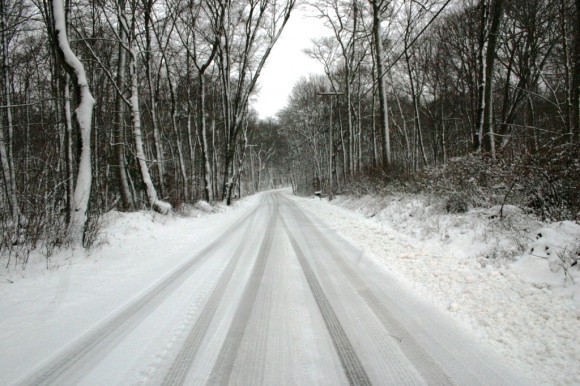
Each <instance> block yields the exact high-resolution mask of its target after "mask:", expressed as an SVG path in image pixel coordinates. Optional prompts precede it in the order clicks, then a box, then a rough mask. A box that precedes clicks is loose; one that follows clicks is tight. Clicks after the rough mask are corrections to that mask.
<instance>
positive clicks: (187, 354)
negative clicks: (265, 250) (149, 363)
mask: <svg viewBox="0 0 580 386" xmlns="http://www.w3.org/2000/svg"><path fill="white" fill-rule="evenodd" d="M255 213H256V212H254V216H252V218H251V219H250V221H249V224H248V225H247V227H246V232H245V233H244V239H245V238H246V236H247V235H248V234H249V233H250V232H251V231H252V230H253V229H252V225H253V224H254V219H255ZM244 246H245V244H244V243H240V244H239V245H238V247H237V248H236V250H235V251H234V254H233V256H232V258H231V259H230V261H229V262H228V265H227V266H226V268H225V269H224V271H223V273H222V274H221V277H220V279H219V281H218V283H217V284H216V286H215V288H214V289H213V291H212V293H211V295H210V297H209V299H208V301H207V303H206V305H205V306H204V308H203V310H202V311H201V313H200V315H199V317H198V319H197V321H196V322H195V324H194V326H193V327H192V329H191V331H190V332H189V334H188V336H187V338H186V339H185V342H184V343H183V346H182V347H181V350H180V351H179V353H178V354H177V357H176V358H175V360H174V361H173V363H172V365H171V367H170V369H169V371H168V372H167V374H166V376H165V378H164V380H163V383H162V384H163V385H183V384H184V383H185V379H186V378H187V374H188V371H189V369H190V367H191V364H192V363H193V361H194V359H195V356H196V354H197V352H198V350H199V347H200V345H201V342H202V340H203V337H204V336H205V335H206V333H207V330H208V328H209V326H210V323H211V321H212V319H213V317H214V315H215V313H216V310H217V308H218V305H219V304H220V301H221V300H222V297H223V295H224V292H225V290H226V288H227V286H228V284H229V282H230V279H231V277H232V274H233V273H234V270H235V268H236V266H237V264H238V262H239V260H240V256H241V254H242V251H243V249H244Z"/></svg>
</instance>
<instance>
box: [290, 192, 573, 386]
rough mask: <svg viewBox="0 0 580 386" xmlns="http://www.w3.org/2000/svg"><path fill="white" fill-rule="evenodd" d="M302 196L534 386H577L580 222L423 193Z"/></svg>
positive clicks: (327, 220)
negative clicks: (457, 209) (465, 206)
mask: <svg viewBox="0 0 580 386" xmlns="http://www.w3.org/2000/svg"><path fill="white" fill-rule="evenodd" d="M296 199H297V200H300V201H301V202H302V203H303V204H304V206H305V207H306V208H308V209H309V210H310V211H312V212H313V213H314V214H315V215H316V216H318V217H319V218H321V219H322V220H323V221H324V222H326V223H327V224H328V225H329V227H331V228H333V229H334V230H336V231H337V232H338V233H339V234H340V235H341V236H343V237H344V238H345V239H347V240H348V241H350V242H351V243H352V244H354V245H355V246H357V247H358V248H360V249H361V250H363V251H364V252H365V253H366V254H368V255H370V256H372V257H374V258H375V259H376V260H377V261H379V262H382V263H383V264H384V265H385V266H386V267H387V268H388V270H389V271H390V272H391V273H392V274H393V275H395V276H396V277H398V278H399V279H400V280H401V282H402V283H404V284H405V285H406V286H408V287H409V288H410V291H413V292H414V293H416V294H417V296H419V297H421V298H423V299H424V300H426V301H427V302H429V303H432V304H433V305H435V306H436V307H438V308H440V309H441V310H442V311H444V312H446V313H448V314H450V315H451V316H452V317H453V318H454V319H455V320H457V321H458V322H459V324H460V325H462V326H463V328H465V330H466V331H469V332H470V333H471V334H472V335H474V336H476V337H477V339H478V340H480V341H481V342H482V344H484V345H487V346H488V347H490V348H491V349H493V350H494V351H496V352H498V353H499V354H500V355H501V356H502V357H504V358H506V360H507V361H509V363H510V364H511V365H513V366H514V367H515V368H516V369H517V370H519V371H520V372H523V373H524V374H526V375H527V376H529V377H530V378H531V379H535V380H537V381H538V384H555V385H573V384H575V385H577V384H580V367H579V366H578V363H580V339H579V337H578V331H580V270H579V267H578V265H577V264H576V265H574V266H572V267H570V264H571V263H573V262H574V261H575V260H577V259H578V251H579V249H580V225H578V224H575V223H573V222H569V221H567V222H558V223H552V224H546V223H542V222H540V221H538V220H537V219H535V218H534V217H532V216H530V215H527V214H524V213H523V212H522V211H521V210H520V209H519V208H517V207H515V206H509V207H504V209H503V218H502V219H500V218H499V211H500V207H494V208H491V209H486V210H484V209H474V210H470V211H468V212H467V213H462V214H447V213H446V211H445V202H444V201H443V200H438V199H434V198H431V197H428V196H422V195H410V194H404V195H397V194H393V195H390V196H372V195H365V196H362V197H355V196H339V197H337V198H335V199H334V200H332V201H331V202H328V201H327V200H325V199H322V200H321V199H319V198H296Z"/></svg>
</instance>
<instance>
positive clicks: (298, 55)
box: [252, 7, 329, 119]
mask: <svg viewBox="0 0 580 386" xmlns="http://www.w3.org/2000/svg"><path fill="white" fill-rule="evenodd" d="M307 11H308V10H305V9H304V7H299V8H298V9H296V10H294V13H293V14H292V15H291V16H290V20H289V21H288V24H286V27H285V28H284V31H282V35H281V36H280V39H279V40H278V42H277V43H276V45H275V46H274V49H273V50H272V53H271V54H270V57H269V58H268V60H267V62H266V65H265V66H264V69H263V70H262V73H261V74H260V78H259V86H260V92H259V94H258V97H257V98H256V99H255V100H254V103H253V104H252V106H253V108H254V109H255V110H256V111H257V112H258V114H259V115H260V118H263V119H265V118H267V117H274V116H275V115H276V113H277V112H278V111H280V110H281V109H282V108H284V106H285V105H286V102H287V99H288V96H289V95H290V92H291V91H292V86H294V83H295V82H296V81H297V80H298V79H299V78H300V77H301V76H304V75H307V74H309V73H323V68H322V65H321V64H320V63H318V62H317V61H315V60H312V59H310V58H308V57H307V56H306V55H305V54H304V53H303V52H302V50H303V49H305V48H308V47H310V40H311V39H312V38H315V37H320V36H323V35H328V34H329V31H328V29H326V28H325V27H324V25H323V24H322V21H321V20H319V19H317V18H313V17H308V16H306V13H307Z"/></svg>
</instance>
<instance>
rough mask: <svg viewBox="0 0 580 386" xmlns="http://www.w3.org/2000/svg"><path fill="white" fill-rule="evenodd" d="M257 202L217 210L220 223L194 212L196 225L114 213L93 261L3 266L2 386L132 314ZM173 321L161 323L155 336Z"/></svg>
mask: <svg viewBox="0 0 580 386" xmlns="http://www.w3.org/2000/svg"><path fill="white" fill-rule="evenodd" d="M256 200H257V197H255V196H254V197H248V198H246V199H244V200H241V201H239V202H237V203H236V204H235V205H233V206H232V207H229V208H228V207H225V206H218V207H215V208H214V209H213V212H215V214H212V215H208V214H206V213H205V212H203V211H201V210H198V211H197V212H196V213H193V212H192V211H189V213H188V215H189V216H191V217H189V216H188V217H184V216H180V215H177V214H173V215H170V216H163V215H160V214H158V213H154V212H152V211H151V212H145V211H143V212H134V213H120V212H110V213H107V214H106V215H105V216H104V218H103V226H104V235H103V240H102V241H101V242H102V245H101V246H100V247H98V248H96V250H94V251H92V252H90V253H89V254H87V253H86V252H85V251H84V250H81V249H77V250H63V251H61V252H59V253H58V254H56V255H54V256H52V257H51V258H50V260H49V261H48V263H47V261H46V259H45V258H44V257H43V256H42V255H41V254H40V253H36V254H35V253H33V254H32V255H31V257H30V262H29V264H28V266H27V267H26V269H25V270H22V269H21V268H20V267H17V268H14V267H13V266H10V269H6V267H5V266H2V268H1V270H0V342H1V344H0V385H11V384H14V383H16V382H17V381H18V379H19V378H21V377H22V376H23V375H24V374H27V373H29V372H30V371H31V370H32V369H33V368H36V367H40V366H41V365H42V363H44V362H45V361H47V358H48V359H50V358H51V357H52V356H54V353H55V352H57V351H59V350H61V349H62V348H63V347H66V346H69V345H70V344H71V343H72V342H74V340H75V339H78V338H79V337H80V336H82V334H83V333H85V332H86V331H89V330H91V329H92V328H93V327H94V326H98V325H99V324H101V321H104V320H106V319H107V318H108V317H109V316H111V315H115V314H117V313H118V312H119V310H122V309H124V308H125V307H126V305H127V304H130V303H131V301H132V300H133V299H135V298H137V297H138V296H139V295H140V294H142V293H144V292H146V290H147V289H149V288H151V287H152V286H153V285H154V284H155V283H156V282H158V281H159V280H160V278H163V277H164V276H166V275H168V274H169V273H170V272H172V271H173V270H175V269H176V268H177V267H179V266H180V264H181V263H183V262H184V261H186V260H187V259H188V258H191V256H193V255H195V254H196V252H198V251H199V250H201V249H202V248H203V247H205V246H206V245H207V244H208V242H210V241H211V240H212V237H214V236H215V235H216V230H218V229H225V227H226V226H227V225H228V224H231V223H232V222H234V221H235V220H236V219H238V218H239V216H240V212H243V211H246V210H247V209H248V208H250V207H252V206H254V205H255V204H256ZM202 205H203V207H204V208H205V209H208V208H209V207H210V206H209V204H207V203H204V204H202ZM218 233H219V232H218ZM3 261H6V260H5V259H3ZM47 264H48V266H49V269H47ZM208 269H212V267H209V268H208ZM203 273H205V274H206V275H207V276H210V275H208V274H207V272H202V274H203ZM194 279H198V280H199V278H194ZM200 281H201V280H200ZM171 321H172V320H171V318H168V321H157V322H158V324H157V326H155V325H154V326H153V327H152V328H159V326H161V325H162V324H163V323H168V322H171ZM135 352H138V350H137V349H136V350H135ZM138 359H139V357H138V356H136V355H135V353H130V355H129V356H127V357H124V358H121V359H120V360H119V363H121V364H122V365H123V367H126V366H128V364H129V363H130V362H131V361H135V360H138ZM117 367H121V366H119V365H118V366H117Z"/></svg>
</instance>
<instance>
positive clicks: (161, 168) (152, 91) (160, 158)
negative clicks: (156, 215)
mask: <svg viewBox="0 0 580 386" xmlns="http://www.w3.org/2000/svg"><path fill="white" fill-rule="evenodd" d="M153 2H154V0H144V5H145V7H144V19H145V73H146V74H147V85H148V86H149V103H150V108H151V123H152V124H153V141H154V143H153V145H154V149H155V160H156V163H155V166H156V169H157V172H158V177H159V192H160V193H161V196H162V197H164V196H165V195H167V186H166V183H165V164H164V161H165V157H164V152H163V144H162V143H161V130H160V128H159V115H158V111H157V90H156V87H155V84H154V82H153V68H152V58H151V50H152V47H151V22H152V21H151V13H152V12H153Z"/></svg>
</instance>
